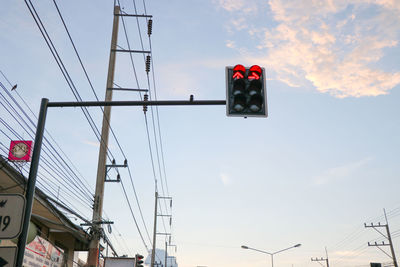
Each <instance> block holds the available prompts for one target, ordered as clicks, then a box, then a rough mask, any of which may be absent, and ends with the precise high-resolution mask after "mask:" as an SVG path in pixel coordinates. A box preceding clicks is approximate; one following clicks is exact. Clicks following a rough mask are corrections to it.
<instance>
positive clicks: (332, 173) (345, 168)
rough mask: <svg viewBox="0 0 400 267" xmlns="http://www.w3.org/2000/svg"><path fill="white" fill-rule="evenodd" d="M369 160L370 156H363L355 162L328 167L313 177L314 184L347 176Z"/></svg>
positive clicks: (326, 182) (325, 182)
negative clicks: (363, 157)
mask: <svg viewBox="0 0 400 267" xmlns="http://www.w3.org/2000/svg"><path fill="white" fill-rule="evenodd" d="M371 160H372V158H365V159H362V160H359V161H356V162H351V163H348V164H346V165H342V166H338V167H333V168H330V169H328V170H326V171H325V172H323V173H322V174H320V175H318V176H316V177H314V184H315V185H325V184H328V183H332V182H334V181H337V180H340V179H345V178H349V177H350V176H351V175H353V174H354V173H355V172H357V171H358V170H360V169H361V168H362V167H364V166H365V165H367V164H368V163H369V162H370V161H371Z"/></svg>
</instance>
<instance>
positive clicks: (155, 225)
mask: <svg viewBox="0 0 400 267" xmlns="http://www.w3.org/2000/svg"><path fill="white" fill-rule="evenodd" d="M157 202H158V192H157V191H156V203H155V207H154V229H153V250H152V252H151V265H150V267H154V260H155V259H156V239H157V238H156V235H157Z"/></svg>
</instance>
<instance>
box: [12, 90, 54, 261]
mask: <svg viewBox="0 0 400 267" xmlns="http://www.w3.org/2000/svg"><path fill="white" fill-rule="evenodd" d="M48 102H49V100H48V99H47V98H42V102H41V104H40V113H39V118H38V123H37V125H36V136H35V144H34V146H33V154H32V162H31V167H30V170H29V178H28V185H27V187H28V188H27V191H26V194H25V198H26V207H25V213H24V222H23V227H22V232H21V235H20V236H19V239H18V254H17V265H16V266H17V267H22V264H23V263H24V252H25V246H26V239H27V237H28V228H29V221H30V219H31V214H32V205H33V200H34V196H35V184H36V177H37V172H38V168H39V159H40V150H41V147H42V141H43V132H44V125H45V123H46V115H47V103H48Z"/></svg>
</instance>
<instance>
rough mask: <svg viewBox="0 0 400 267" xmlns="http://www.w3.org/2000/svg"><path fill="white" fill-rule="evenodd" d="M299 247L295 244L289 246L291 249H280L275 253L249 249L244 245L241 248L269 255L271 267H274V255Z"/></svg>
mask: <svg viewBox="0 0 400 267" xmlns="http://www.w3.org/2000/svg"><path fill="white" fill-rule="evenodd" d="M300 246H301V244H296V245H294V246H291V247H288V248H285V249H281V250H278V251H275V252H267V251H264V250H260V249H256V248H251V247H248V246H244V245H243V246H242V248H243V249H250V250H254V251H257V252H261V253H264V254H268V255H270V256H271V266H272V267H274V255H275V254H278V253H281V252H283V251H285V250H288V249H291V248H298V247H300Z"/></svg>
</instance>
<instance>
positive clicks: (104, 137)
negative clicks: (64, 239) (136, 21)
mask: <svg viewBox="0 0 400 267" xmlns="http://www.w3.org/2000/svg"><path fill="white" fill-rule="evenodd" d="M119 13H120V8H119V6H114V22H113V30H112V37H111V49H110V59H109V63H108V76H107V87H106V96H105V101H111V100H112V90H111V89H109V88H112V87H113V84H114V70H115V59H116V53H115V50H116V49H117V40H118V25H119V17H118V16H117V14H119ZM110 115H111V106H106V107H104V112H103V125H102V129H101V139H100V150H99V161H98V165H97V179H96V192H95V197H94V204H93V217H92V230H93V239H92V240H91V241H90V245H89V254H88V259H87V263H88V266H89V267H97V266H98V261H99V245H100V238H101V220H102V213H103V197H104V180H105V173H106V161H107V149H108V135H109V131H110Z"/></svg>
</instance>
